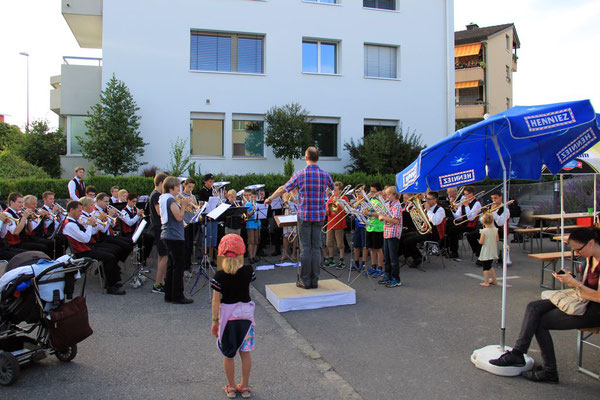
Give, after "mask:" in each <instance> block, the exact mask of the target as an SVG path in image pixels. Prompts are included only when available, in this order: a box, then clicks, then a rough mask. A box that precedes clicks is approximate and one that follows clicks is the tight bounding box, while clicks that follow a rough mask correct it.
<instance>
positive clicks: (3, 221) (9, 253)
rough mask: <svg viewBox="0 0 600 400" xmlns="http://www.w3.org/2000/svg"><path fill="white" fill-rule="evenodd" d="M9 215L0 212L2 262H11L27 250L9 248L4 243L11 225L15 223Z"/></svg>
mask: <svg viewBox="0 0 600 400" xmlns="http://www.w3.org/2000/svg"><path fill="white" fill-rule="evenodd" d="M13 222H14V221H12V220H11V219H10V216H9V215H8V214H5V213H3V212H0V260H7V261H9V260H10V259H12V258H13V257H14V256H16V255H17V254H19V253H22V252H24V251H26V250H24V249H18V248H16V247H7V246H6V244H5V243H4V238H5V237H6V233H7V232H8V227H9V225H10V224H11V223H13Z"/></svg>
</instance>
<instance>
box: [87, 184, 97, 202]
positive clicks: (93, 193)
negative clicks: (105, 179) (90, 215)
mask: <svg viewBox="0 0 600 400" xmlns="http://www.w3.org/2000/svg"><path fill="white" fill-rule="evenodd" d="M97 192H98V191H97V190H96V188H95V187H94V186H91V185H90V186H87V187H86V188H85V197H87V198H90V199H92V200H93V199H95V198H96V193H97Z"/></svg>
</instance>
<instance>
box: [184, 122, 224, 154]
mask: <svg viewBox="0 0 600 400" xmlns="http://www.w3.org/2000/svg"><path fill="white" fill-rule="evenodd" d="M190 136H191V139H190V153H191V155H193V156H222V155H223V120H222V119H191V120H190Z"/></svg>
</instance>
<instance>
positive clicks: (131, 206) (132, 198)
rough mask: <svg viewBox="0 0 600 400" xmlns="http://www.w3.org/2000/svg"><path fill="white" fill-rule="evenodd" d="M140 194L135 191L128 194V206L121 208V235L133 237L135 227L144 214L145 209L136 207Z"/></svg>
mask: <svg viewBox="0 0 600 400" xmlns="http://www.w3.org/2000/svg"><path fill="white" fill-rule="evenodd" d="M137 201H138V195H137V194H135V193H128V194H127V206H125V208H123V210H121V214H120V216H119V221H121V236H122V237H124V238H128V239H131V237H132V236H133V233H134V232H135V228H136V226H137V224H138V222H140V220H141V219H142V217H143V216H144V210H143V209H141V208H136V206H135V205H136V204H137Z"/></svg>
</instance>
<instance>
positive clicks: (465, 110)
mask: <svg viewBox="0 0 600 400" xmlns="http://www.w3.org/2000/svg"><path fill="white" fill-rule="evenodd" d="M455 114H456V116H455V118H456V119H457V120H460V119H483V115H484V114H485V105H484V104H483V103H482V102H469V103H467V102H463V103H456V107H455Z"/></svg>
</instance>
